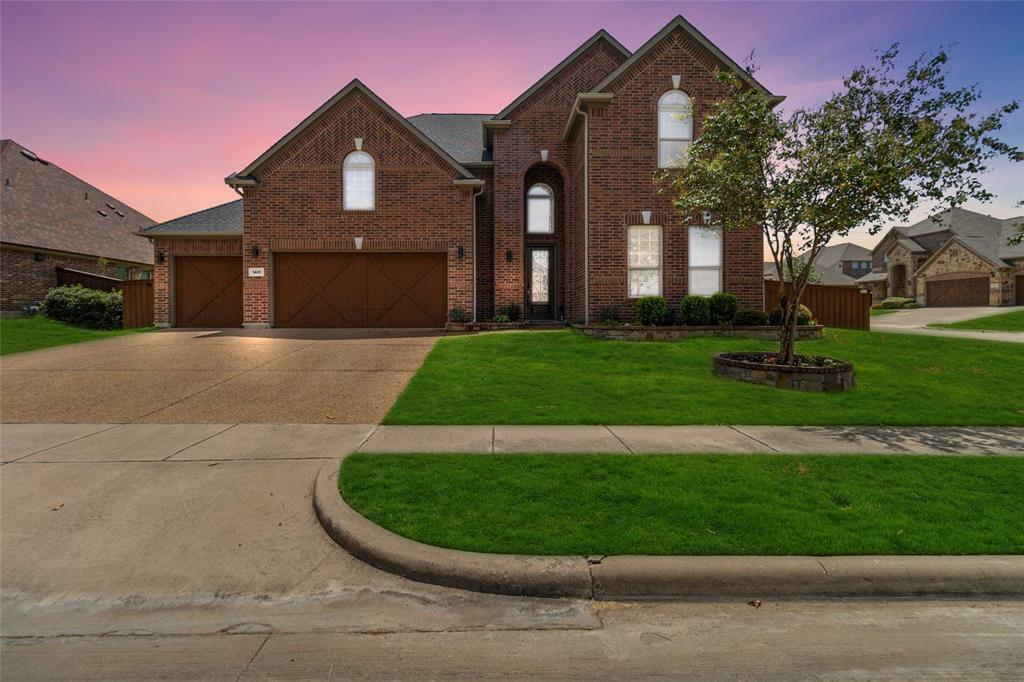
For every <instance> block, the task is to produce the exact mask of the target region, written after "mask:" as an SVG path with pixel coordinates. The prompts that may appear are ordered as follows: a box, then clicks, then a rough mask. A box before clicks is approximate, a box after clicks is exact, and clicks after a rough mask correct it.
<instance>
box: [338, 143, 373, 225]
mask: <svg viewBox="0 0 1024 682" xmlns="http://www.w3.org/2000/svg"><path fill="white" fill-rule="evenodd" d="M342 171H343V179H342V185H343V187H342V189H343V191H344V194H345V210H346V211H372V210H373V208H374V195H375V194H376V192H375V190H374V177H373V174H374V168H373V157H372V156H370V155H369V154H367V153H366V152H352V153H351V154H349V155H348V156H346V157H345V163H344V164H343V166H342Z"/></svg>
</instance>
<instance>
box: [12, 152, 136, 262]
mask: <svg viewBox="0 0 1024 682" xmlns="http://www.w3.org/2000/svg"><path fill="white" fill-rule="evenodd" d="M0 167H2V169H3V179H4V188H3V189H0V193H2V194H0V241H3V242H4V243H6V244H17V245H20V246H26V247H30V248H31V247H34V248H38V249H46V250H49V251H61V252H65V253H75V254H82V255H86V256H96V257H97V258H99V257H103V258H108V259H112V260H118V261H127V262H131V263H152V262H153V247H152V246H151V245H150V244H149V243H148V242H147V241H146V240H145V239H142V238H141V237H137V236H136V235H135V234H134V233H135V231H136V230H138V229H140V228H143V227H148V226H149V225H152V224H153V220H152V219H151V218H149V217H148V216H146V215H144V214H142V213H140V212H139V211H136V210H135V209H134V208H132V207H131V206H127V205H125V204H124V203H123V202H121V201H118V200H117V199H115V198H114V197H112V196H111V195H109V194H107V193H106V192H103V191H102V190H99V189H97V188H96V187H94V186H93V185H90V184H89V183H87V182H85V181H84V180H82V179H81V178H78V177H76V176H75V175H72V174H71V173H69V172H67V171H66V170H64V169H63V168H61V167H60V166H58V165H56V164H55V163H52V162H50V161H46V160H45V159H41V158H39V157H38V156H37V155H36V154H34V153H32V152H31V151H29V150H28V149H26V148H25V147H23V146H21V145H20V144H18V143H17V142H15V141H14V140H2V141H0Z"/></svg>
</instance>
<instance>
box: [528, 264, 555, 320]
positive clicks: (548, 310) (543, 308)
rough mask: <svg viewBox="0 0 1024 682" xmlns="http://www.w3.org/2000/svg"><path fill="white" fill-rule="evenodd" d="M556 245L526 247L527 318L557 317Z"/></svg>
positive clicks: (543, 318)
mask: <svg viewBox="0 0 1024 682" xmlns="http://www.w3.org/2000/svg"><path fill="white" fill-rule="evenodd" d="M555 310H556V309H555V247H553V246H527V247H526V319H528V320H553V319H555Z"/></svg>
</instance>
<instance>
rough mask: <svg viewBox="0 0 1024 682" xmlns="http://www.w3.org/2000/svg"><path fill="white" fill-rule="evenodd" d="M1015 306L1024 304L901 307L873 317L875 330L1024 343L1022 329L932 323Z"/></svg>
mask: <svg viewBox="0 0 1024 682" xmlns="http://www.w3.org/2000/svg"><path fill="white" fill-rule="evenodd" d="M1015 310H1024V307H1022V306H1017V307H1006V308H993V307H990V306H978V307H967V308H913V309H911V310H897V311H896V312H893V313H887V314H885V315H877V316H875V317H872V318H871V331H873V332H896V333H900V334H924V335H927V336H952V337H957V338H976V339H985V340H987V341H1010V342H1014V343H1024V333H1019V332H982V331H969V330H957V329H932V328H929V327H928V326H927V325H929V324H950V323H952V322H963V321H964V320H973V319H976V318H978V317H988V316H989V315H999V314H1001V313H1009V312H1013V311H1015Z"/></svg>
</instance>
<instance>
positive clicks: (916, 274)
mask: <svg viewBox="0 0 1024 682" xmlns="http://www.w3.org/2000/svg"><path fill="white" fill-rule="evenodd" d="M1022 220H1024V216H1018V217H1016V218H1007V219H1000V218H993V217H992V216H988V215H984V214H982V213H976V212H974V211H968V210H966V209H963V208H954V209H949V210H946V211H943V212H941V213H939V214H937V215H934V216H931V217H929V218H925V219H924V220H922V221H920V222H918V223H915V224H913V225H910V226H909V227H903V226H901V227H894V228H892V229H891V230H889V232H887V233H886V234H885V236H884V237H882V240H881V241H880V242H879V243H878V245H877V246H876V247H875V248H874V249H873V250H872V252H871V260H872V266H873V269H872V272H871V273H869V274H867V275H865V276H864V277H861V278H860V279H859V280H857V283H858V284H860V285H862V286H864V287H865V288H868V289H869V290H870V291H871V294H872V298H873V299H874V300H875V301H880V300H882V299H884V298H886V297H887V296H904V297H907V298H915V299H917V302H918V303H920V304H921V305H923V306H984V305H992V306H998V305H1024V245H1016V246H1011V245H1010V237H1011V236H1012V235H1014V234H1016V232H1017V229H1018V228H1017V226H1018V225H1019V224H1020V223H1021V221H1022Z"/></svg>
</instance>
